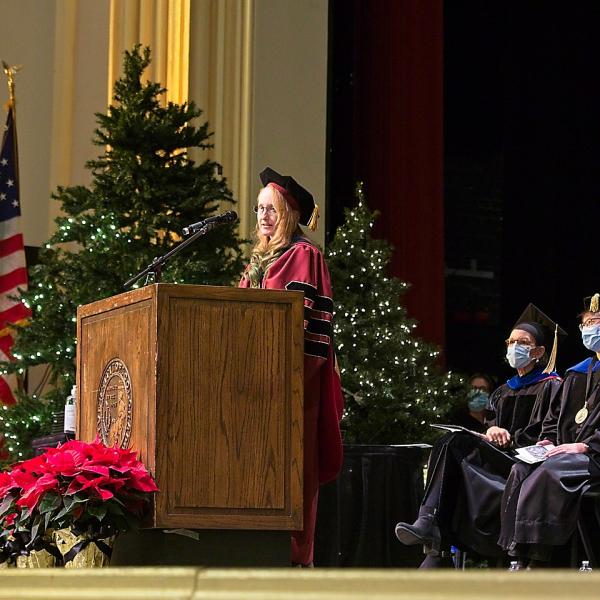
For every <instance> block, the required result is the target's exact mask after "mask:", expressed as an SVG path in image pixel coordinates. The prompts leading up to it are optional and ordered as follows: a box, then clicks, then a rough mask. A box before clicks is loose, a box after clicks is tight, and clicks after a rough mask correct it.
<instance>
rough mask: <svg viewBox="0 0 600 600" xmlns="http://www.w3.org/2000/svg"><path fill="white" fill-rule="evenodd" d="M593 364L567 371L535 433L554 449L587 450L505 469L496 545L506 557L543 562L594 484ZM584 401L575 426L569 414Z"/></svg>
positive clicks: (598, 415) (598, 477)
mask: <svg viewBox="0 0 600 600" xmlns="http://www.w3.org/2000/svg"><path fill="white" fill-rule="evenodd" d="M595 364H597V361H595V360H591V359H588V361H584V363H580V365H576V367H579V369H577V368H576V367H575V368H574V370H569V371H567V376H566V378H565V381H564V384H563V388H562V393H561V394H560V396H559V398H558V401H557V402H556V403H554V404H553V406H552V407H551V409H550V411H549V413H548V415H547V418H546V420H545V422H544V424H543V427H542V434H541V435H540V439H548V440H550V441H552V442H553V443H554V444H557V445H558V444H568V443H573V442H583V443H585V444H588V446H589V448H590V449H589V452H587V453H585V454H560V455H556V456H552V457H550V458H548V459H547V460H545V461H544V462H543V463H539V464H536V465H527V464H523V463H517V464H515V466H514V467H513V468H512V470H511V473H510V476H509V478H508V482H507V484H506V489H505V492H504V496H503V498H502V526H501V533H500V537H499V541H498V543H499V545H500V546H501V547H502V548H503V549H504V550H506V551H507V552H508V553H509V554H511V555H512V556H518V557H520V558H533V559H537V560H544V561H547V560H549V559H550V557H551V553H552V547H554V546H560V545H563V544H565V543H566V542H567V541H568V540H569V538H570V537H571V535H572V534H573V533H574V531H575V528H576V526H577V518H578V514H579V506H580V502H581V496H582V494H583V493H585V491H586V490H588V489H590V487H591V486H592V485H599V484H600V368H598V367H596V370H595V371H593V370H592V369H593V367H594V365H595ZM582 366H584V367H589V373H588V369H585V370H584V369H582V368H581V367H582ZM585 400H587V407H588V411H589V414H588V417H587V419H586V420H585V421H584V422H583V423H581V424H580V425H578V424H577V423H575V415H576V413H577V411H579V410H580V409H581V408H582V406H583V404H584V401H585Z"/></svg>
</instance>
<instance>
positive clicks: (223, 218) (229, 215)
mask: <svg viewBox="0 0 600 600" xmlns="http://www.w3.org/2000/svg"><path fill="white" fill-rule="evenodd" d="M237 218H238V216H237V213H236V212H235V210H228V211H227V212H224V213H222V214H220V215H215V216H214V217H208V219H204V220H203V221H198V222H197V223H192V224H191V225H188V226H187V227H184V228H183V229H182V231H183V235H190V233H196V232H197V231H199V230H200V229H202V228H203V227H204V226H205V225H208V224H209V223H214V224H215V225H223V224H225V223H234V222H235V221H237Z"/></svg>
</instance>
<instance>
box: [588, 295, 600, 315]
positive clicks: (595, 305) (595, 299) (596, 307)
mask: <svg viewBox="0 0 600 600" xmlns="http://www.w3.org/2000/svg"><path fill="white" fill-rule="evenodd" d="M590 312H593V313H597V312H600V294H594V295H593V296H592V299H591V300H590Z"/></svg>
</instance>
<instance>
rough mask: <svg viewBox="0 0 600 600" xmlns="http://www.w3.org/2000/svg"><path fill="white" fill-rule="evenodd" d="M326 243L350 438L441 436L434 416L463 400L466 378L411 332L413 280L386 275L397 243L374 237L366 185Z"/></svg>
mask: <svg viewBox="0 0 600 600" xmlns="http://www.w3.org/2000/svg"><path fill="white" fill-rule="evenodd" d="M357 199H358V202H357V204H356V206H355V207H354V208H353V209H346V211H345V217H346V220H345V224H344V225H342V226H341V227H340V228H339V229H338V230H337V231H336V234H335V239H334V240H333V242H332V244H331V245H330V246H329V248H328V252H327V260H328V265H329V269H330V272H331V279H332V285H333V292H334V300H335V307H336V313H335V330H334V331H335V333H334V335H335V342H336V351H337V354H338V359H339V364H340V367H341V375H342V386H343V388H344V396H345V400H346V407H345V412H344V419H343V421H342V429H343V430H344V435H345V441H346V442H347V443H359V444H403V443H413V442H427V441H430V440H431V439H433V438H434V437H436V436H435V432H434V430H433V429H432V428H431V427H429V423H432V422H435V421H439V420H440V419H443V418H444V417H446V416H447V415H449V414H450V412H451V411H452V410H453V409H455V408H456V406H457V404H458V403H459V402H464V401H465V400H464V398H465V397H466V392H465V388H464V384H463V382H462V380H461V378H460V377H458V376H456V375H454V374H452V373H444V372H442V371H441V369H440V368H439V367H438V366H437V365H436V357H437V356H438V354H439V351H438V349H437V348H435V347H434V346H433V345H431V344H429V343H427V342H424V341H422V340H419V339H417V338H416V337H415V336H414V335H413V330H414V328H415V327H416V322H415V321H414V320H413V319H410V318H409V317H408V316H407V314H406V310H405V308H404V307H403V306H402V304H401V298H402V295H403V294H404V293H405V292H406V291H407V289H408V287H409V286H408V284H406V283H404V282H402V281H400V280H399V279H397V278H395V277H389V276H388V275H387V268H388V265H389V262H390V258H391V253H392V248H391V247H390V245H389V244H388V243H387V242H386V241H384V240H375V239H372V237H371V229H372V227H373V223H374V221H375V219H376V218H377V213H372V212H370V211H369V209H368V207H367V205H366V203H365V199H364V197H363V192H362V188H361V186H360V185H359V186H358V187H357Z"/></svg>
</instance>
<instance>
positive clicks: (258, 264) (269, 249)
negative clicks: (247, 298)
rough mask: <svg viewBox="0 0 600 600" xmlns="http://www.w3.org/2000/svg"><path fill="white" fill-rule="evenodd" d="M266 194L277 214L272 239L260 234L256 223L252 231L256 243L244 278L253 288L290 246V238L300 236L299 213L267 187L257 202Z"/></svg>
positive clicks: (280, 194)
mask: <svg viewBox="0 0 600 600" xmlns="http://www.w3.org/2000/svg"><path fill="white" fill-rule="evenodd" d="M267 194H268V196H269V199H270V200H271V202H272V204H273V207H274V208H275V211H276V212H277V221H276V223H275V233H274V235H273V236H272V237H268V236H266V235H263V234H261V233H260V227H259V224H258V221H257V223H256V229H255V230H254V235H255V237H256V243H255V244H254V247H253V248H252V254H251V257H250V265H249V267H248V270H247V271H246V276H247V277H248V278H249V280H250V282H251V284H252V286H253V287H257V286H258V285H260V280H261V279H262V276H263V275H264V272H265V271H266V270H267V268H268V267H269V265H270V263H271V262H273V261H274V260H275V259H276V258H277V257H278V256H279V255H280V254H281V253H282V252H283V250H285V249H286V248H287V247H288V246H289V245H290V243H291V241H292V238H293V237H294V236H295V235H302V230H301V229H300V227H299V225H298V222H299V220H300V213H299V212H298V211H297V210H294V209H293V208H292V207H291V206H290V205H289V203H288V202H287V201H286V199H285V197H284V196H283V194H282V193H281V192H280V191H279V190H277V189H276V188H274V187H273V186H270V185H267V186H266V187H264V188H262V189H261V190H260V192H259V193H258V198H257V202H259V201H260V200H261V199H263V198H265V196H267Z"/></svg>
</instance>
